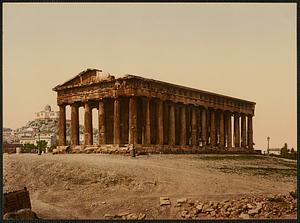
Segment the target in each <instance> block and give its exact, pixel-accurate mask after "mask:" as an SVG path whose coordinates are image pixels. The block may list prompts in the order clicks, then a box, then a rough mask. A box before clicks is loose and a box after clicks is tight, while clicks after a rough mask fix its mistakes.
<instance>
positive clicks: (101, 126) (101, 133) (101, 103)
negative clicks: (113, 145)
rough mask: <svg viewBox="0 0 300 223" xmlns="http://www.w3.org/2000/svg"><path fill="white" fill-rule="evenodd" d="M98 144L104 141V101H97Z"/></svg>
mask: <svg viewBox="0 0 300 223" xmlns="http://www.w3.org/2000/svg"><path fill="white" fill-rule="evenodd" d="M98 124H99V126H98V130H99V145H101V144H105V143H106V136H105V131H106V130H105V112H104V101H99V110H98Z"/></svg>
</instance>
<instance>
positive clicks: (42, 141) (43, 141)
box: [36, 140, 48, 152]
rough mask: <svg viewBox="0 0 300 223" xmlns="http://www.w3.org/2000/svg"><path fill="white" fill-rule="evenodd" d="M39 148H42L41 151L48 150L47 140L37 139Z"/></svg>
mask: <svg viewBox="0 0 300 223" xmlns="http://www.w3.org/2000/svg"><path fill="white" fill-rule="evenodd" d="M36 144H37V148H38V149H39V150H40V151H44V152H46V147H47V144H48V143H47V142H46V141H45V140H41V141H37V143H36Z"/></svg>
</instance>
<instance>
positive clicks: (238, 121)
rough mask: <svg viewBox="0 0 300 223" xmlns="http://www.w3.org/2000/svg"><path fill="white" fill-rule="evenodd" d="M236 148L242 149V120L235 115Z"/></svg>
mask: <svg viewBox="0 0 300 223" xmlns="http://www.w3.org/2000/svg"><path fill="white" fill-rule="evenodd" d="M234 146H235V147H236V148H238V147H240V119H239V114H234Z"/></svg>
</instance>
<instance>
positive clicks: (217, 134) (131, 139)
mask: <svg viewBox="0 0 300 223" xmlns="http://www.w3.org/2000/svg"><path fill="white" fill-rule="evenodd" d="M145 102H146V103H145V114H144V115H145V122H146V123H145V130H144V131H145V134H143V137H142V144H144V145H149V144H151V130H150V129H151V114H150V99H149V98H147V99H146V100H145ZM175 105H176V104H175V103H172V102H171V103H170V107H169V114H168V117H169V120H168V125H169V126H168V144H169V145H175V141H176V140H175V139H176V129H175ZM128 107H129V114H128V117H129V118H128V123H129V127H128V143H129V144H137V138H138V137H137V102H136V97H130V98H129V105H128ZM163 109H164V102H163V101H162V100H158V101H157V113H156V116H157V133H156V134H157V140H156V141H157V144H159V145H163V144H164V115H163V114H164V112H163ZM186 109H187V105H181V106H180V118H179V119H180V125H179V128H180V129H179V144H180V145H182V146H185V145H186V144H187V125H186V124H187V117H186ZM142 111H144V110H142ZM200 111H201V115H200V123H198V122H197V112H200ZM113 112H114V119H113V120H114V121H113V132H114V134H113V135H114V137H113V143H114V144H120V99H119V98H115V99H114V110H113ZM208 113H210V123H208ZM59 114H60V119H59V145H66V107H65V105H61V106H60V111H59ZM217 114H218V117H219V118H218V119H217ZM232 115H233V117H234V128H233V131H234V132H233V139H234V147H243V148H246V147H247V148H251V149H252V148H253V127H252V116H251V115H248V116H246V115H245V114H238V113H232V112H230V111H221V110H214V109H212V108H204V107H201V108H200V107H195V106H192V114H191V126H190V127H191V142H190V143H191V145H192V146H197V145H200V146H208V145H209V146H213V147H214V146H221V147H227V148H231V147H233V145H232V121H231V117H232ZM246 121H247V125H246ZM98 122H99V123H98V129H99V142H98V143H99V144H106V125H105V108H104V101H99V107H98ZM217 122H218V123H217ZM246 126H247V129H246ZM197 129H198V131H197ZM199 129H201V131H199ZM208 130H209V131H208ZM197 132H198V133H200V132H201V134H197ZM208 134H209V135H208ZM84 144H85V145H92V144H93V128H92V107H91V105H90V103H89V102H86V103H85V104H84ZM188 144H189V143H188ZM71 145H79V106H78V105H77V104H76V103H75V104H72V105H71Z"/></svg>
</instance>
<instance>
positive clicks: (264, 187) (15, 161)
mask: <svg viewBox="0 0 300 223" xmlns="http://www.w3.org/2000/svg"><path fill="white" fill-rule="evenodd" d="M296 166H297V163H296V162H295V161H290V160H284V159H279V158H272V157H267V156H259V155H248V156H247V155H203V154H201V155H196V154H194V155H192V154H184V155H143V156H137V157H136V158H132V157H128V156H121V155H108V154H59V155H52V154H43V155H41V156H38V155H36V154H4V155H3V167H4V173H3V178H4V179H3V184H4V192H9V191H13V190H18V189H22V188H23V187H24V186H26V187H27V188H28V190H29V192H30V198H31V203H32V210H33V211H35V212H36V213H37V215H38V217H40V218H43V219H103V218H104V216H105V214H106V215H116V214H118V213H122V212H127V213H135V214H136V215H140V214H144V215H145V217H146V219H172V218H178V213H177V211H176V210H177V209H176V207H173V206H172V205H169V207H168V208H166V207H162V206H160V203H159V202H160V197H168V198H169V199H170V202H171V204H172V203H175V202H176V200H177V199H180V198H187V199H193V200H198V201H211V200H213V201H221V200H226V199H238V198H240V197H242V196H254V195H255V196H262V195H269V194H288V193H289V192H290V191H293V190H295V189H296V182H297V180H296V171H297V170H296ZM294 217H295V216H294Z"/></svg>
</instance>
